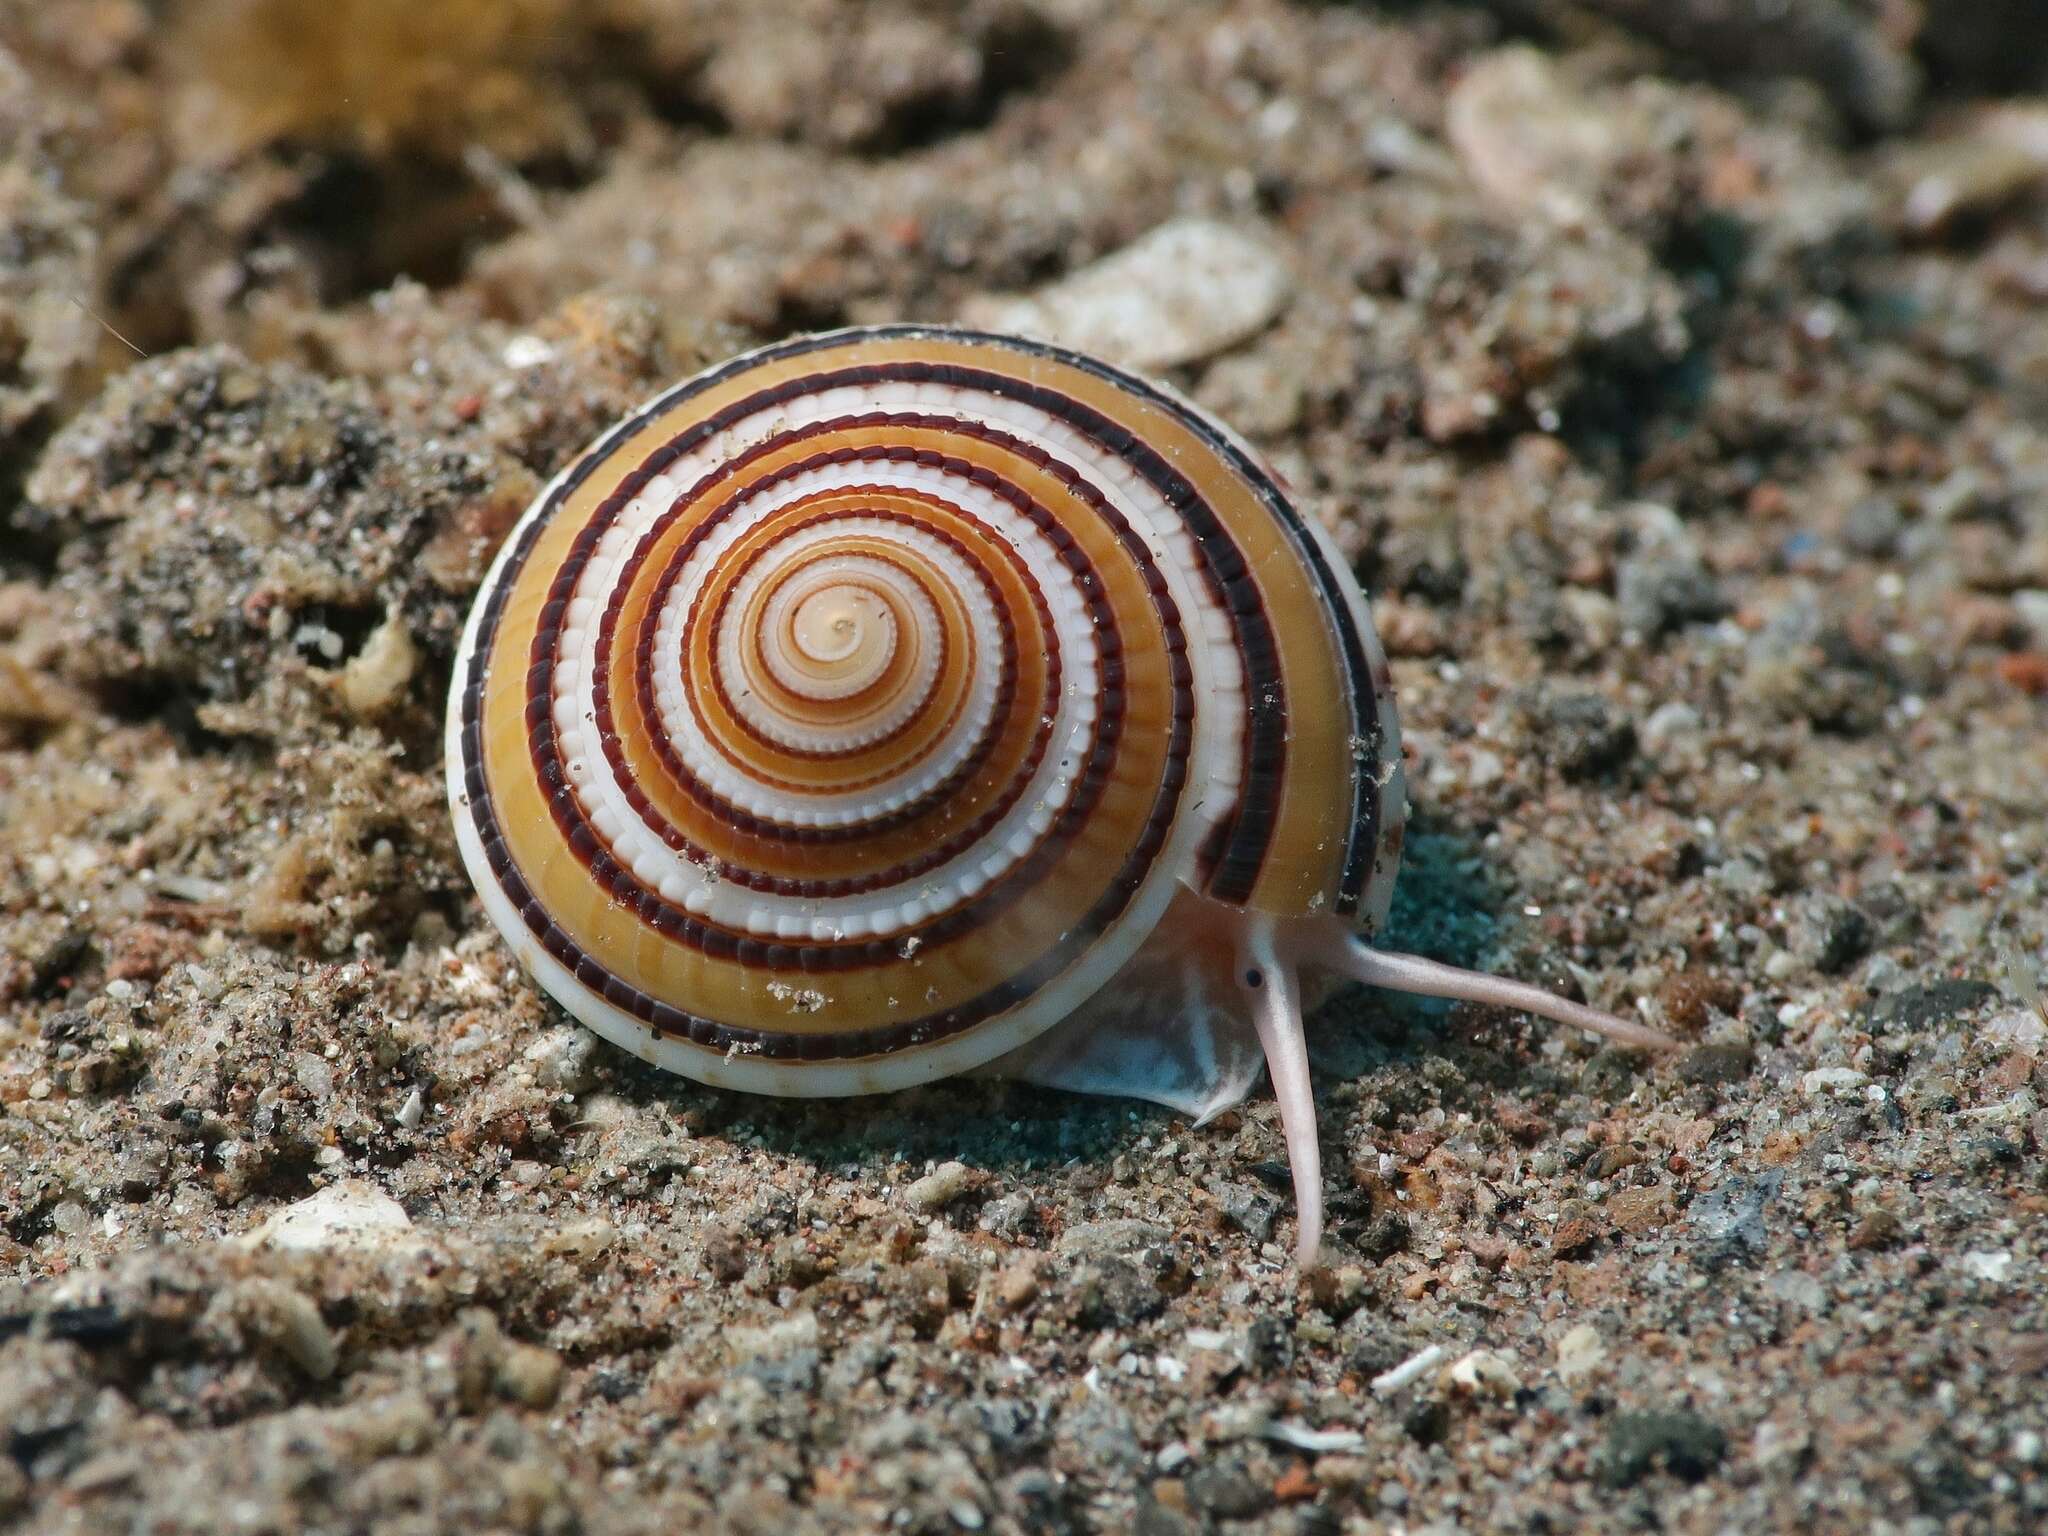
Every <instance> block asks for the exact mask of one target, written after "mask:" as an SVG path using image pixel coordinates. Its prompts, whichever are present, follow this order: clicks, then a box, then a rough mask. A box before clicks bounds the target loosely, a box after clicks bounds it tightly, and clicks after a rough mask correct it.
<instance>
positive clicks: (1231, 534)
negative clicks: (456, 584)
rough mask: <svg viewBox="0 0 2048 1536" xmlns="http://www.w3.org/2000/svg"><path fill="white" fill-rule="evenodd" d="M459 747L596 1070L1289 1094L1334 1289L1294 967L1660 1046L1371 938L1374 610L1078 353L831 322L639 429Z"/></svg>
mask: <svg viewBox="0 0 2048 1536" xmlns="http://www.w3.org/2000/svg"><path fill="white" fill-rule="evenodd" d="M447 746H448V750H447V765H448V785H449V795H450V800H451V803H452V806H453V809H454V814H455V824H456V830H457V835H458V839H459V841H460V844H461V848H462V853H463V858H464V861H465V863H466V864H467V866H468V869H469V872H470V874H471V877H472V878H473V879H474V880H475V882H476V885H477V888H478V890H479V892H480V893H481V895H482V897H483V902H484V907H485V910H486V911H487V912H488V913H489V915H490V917H491V919H492V921H493V922H494V923H495V924H496V926H497V927H498V929H499V930H500V931H501V932H502V933H503V934H504V936H505V938H506V940H507V941H508V942H509V943H510V944H511V945H512V947H513V948H514V950H515V951H516V952H517V953H518V955H519V957H520V959H521V960H522V961H523V962H524V963H525V964H526V966H527V967H528V968H529V969H530V970H531V971H532V973H533V974H534V976H535V977H536V978H537V979H538V980H539V982H540V984H541V986H542V987H544V988H545V989H546V990H547V992H548V993H549V994H550V995H551V996H553V997H554V998H555V999H556V1000H557V1001H558V1002H560V1003H561V1004H562V1006H563V1007H565V1008H567V1009H568V1010H569V1012H570V1013H572V1014H574V1015H575V1016H576V1017H577V1018H578V1019H580V1020H582V1021H583V1022H584V1023H585V1024H587V1025H589V1026H590V1027H591V1028H592V1029H593V1030H595V1031H597V1032H598V1033H599V1034H601V1035H603V1036H604V1037H605V1038H607V1039H609V1040H611V1041H613V1042H614V1043H616V1044H618V1045H620V1046H623V1047H624V1048H625V1049H627V1050H629V1051H632V1052H633V1053H635V1054H636V1055H639V1056H641V1057H644V1058H646V1059H647V1060H649V1061H652V1062H654V1063H656V1064H657V1065H659V1066H662V1067H665V1068H667V1069H669V1070H671V1071H675V1072H680V1073H683V1074H684V1075H686V1076H688V1077H692V1078H696V1079H698V1080H700V1081H703V1082H707V1083H712V1084H717V1085H720V1086H723V1087H730V1088H738V1089H744V1090H747V1091H750V1092H756V1093H769V1094H782V1095H842V1094H857V1093H873V1092H881V1091H885V1090H889V1089H895V1088H901V1087H905V1086H908V1085H910V1084H914V1083H921V1082H927V1081H931V1080H933V1079H936V1078H940V1077H944V1076H948V1075H951V1074H955V1073H962V1072H967V1071H971V1070H976V1069H987V1070H990V1071H994V1072H1000V1073H1003V1074H1005V1075H1009V1076H1016V1077H1024V1078H1029V1079H1031V1080H1034V1081H1038V1082H1044V1083H1052V1084H1056V1085H1060V1086H1065V1087H1070V1088H1076V1089H1080V1090H1083V1091H1090V1092H1100V1093H1111V1094H1123V1095H1132V1096H1137V1097H1143V1098H1149V1099H1153V1100H1156V1101H1159V1102H1162V1103H1167V1104H1171V1105H1174V1106H1176V1107H1178V1108H1181V1109H1183V1110H1185V1111H1187V1112H1189V1113H1191V1114H1193V1115H1196V1116H1198V1117H1199V1116H1205V1115H1208V1114H1213V1113H1215V1112H1217V1111H1218V1110H1220V1109H1222V1108H1223V1107H1225V1106H1227V1105H1229V1104H1232V1103H1235V1102H1237V1101H1238V1100H1239V1099H1241V1098H1242V1097H1243V1096H1244V1094H1245V1093H1246V1092H1247V1091H1248V1089H1249V1088H1250V1087H1251V1085H1252V1084H1253V1083H1254V1082H1255V1081H1256V1078H1257V1075H1258V1073H1259V1070H1260V1069H1261V1067H1262V1066H1264V1067H1268V1068H1270V1071H1271V1075H1272V1078H1273V1082H1274V1087H1275V1090H1276V1092H1277V1094H1278V1096H1279V1098H1280V1100H1281V1105H1282V1109H1283V1118H1284V1120H1285V1123H1286V1127H1287V1136H1288V1144H1289V1152H1290V1157H1291V1158H1292V1161H1293V1163H1294V1168H1295V1177H1296V1185H1297V1195H1298V1203H1299V1205H1300V1207H1301V1221H1300V1249H1301V1251H1302V1253H1303V1255H1304V1257H1307V1256H1309V1255H1312V1254H1313V1253H1314V1251H1315V1247H1316V1242H1317V1237H1318V1234H1319V1232H1320V1209H1321V1206H1320V1192H1319V1191H1320V1173H1319V1167H1318V1162H1317V1151H1316V1140H1315V1131H1314V1115H1313V1105H1312V1102H1311V1100H1310V1096H1309V1086H1308V1076H1307V1065H1306V1054H1305V1051H1304V1049H1303V1046H1302V1026H1301V996H1300V992H1301V989H1300V985H1299V982H1298V979H1297V977H1298V973H1299V972H1300V971H1301V970H1302V969H1303V968H1304V967H1308V968H1311V969H1312V970H1314V971H1316V972H1319V973H1323V974H1337V975H1351V976H1357V977H1362V978H1364V979H1368V980H1372V981H1376V982H1379V983H1381V984H1387V985H1396V986H1402V987H1405V988H1407V989H1409V990H1419V991H1425V992H1436V993H1439V994H1451V995H1460V996H1476V997H1483V998H1486V999H1489V1000H1494V1001H1507V1002H1511V1003H1514V1004H1516V1005H1519V1006H1524V1007H1529V1006H1536V1007H1538V1011H1543V1012H1549V1013H1551V1014H1552V1015H1553V1016H1562V1017H1569V1018H1571V1019H1572V1020H1573V1021H1574V1022H1578V1023H1581V1024H1585V1025H1587V1026H1588V1027H1593V1028H1600V1029H1603V1030H1605V1031H1607V1032H1609V1033H1614V1032H1617V1031H1619V1032H1623V1033H1626V1032H1630V1031H1633V1032H1634V1035H1635V1037H1636V1038H1641V1037H1643V1036H1644V1035H1645V1034H1647V1032H1645V1031H1642V1030H1641V1028H1640V1026H1634V1025H1629V1024H1626V1023H1624V1022H1623V1021H1620V1020H1615V1019H1612V1018H1611V1017H1610V1016H1607V1015H1603V1014H1597V1013H1595V1012H1594V1011H1593V1010H1590V1009H1583V1008H1579V1007H1578V1005H1574V1004H1568V1003H1563V1002H1562V1001H1560V1000H1557V999H1551V998H1548V997H1547V996H1546V995H1544V994H1541V993H1537V992H1535V991H1534V989H1529V988H1522V987H1519V986H1517V984H1514V983H1509V982H1503V981H1498V980H1496V979H1494V978H1488V977H1480V976H1474V975H1471V974H1470V973H1465V972H1453V971H1450V970H1448V969H1447V968H1444V967H1436V966H1432V965H1431V964H1430V963H1429V962H1424V961H1419V960H1413V959H1409V958H1406V957H1398V956H1387V955H1382V954H1379V953H1378V952H1376V951H1374V950H1372V949H1370V948H1368V947H1367V945H1366V944H1365V943H1364V942H1363V939H1364V936H1366V935H1369V934H1370V933H1371V931H1372V930H1373V929H1374V928H1375V927H1376V926H1377V925H1378V924H1379V923H1380V922H1381V921H1382V920H1383V919H1384V917H1385V914H1386V909H1387V903H1388V900H1389V898H1390V896H1391V894H1392V887H1393V880H1394V875H1395V869H1396V865H1397V863H1398V859H1399V849H1400V839H1401V825H1402V816H1403V795H1402V786H1401V773H1400V745H1399V732H1398V728H1397V726H1396V723H1395V716H1394V703H1393V697H1392V692H1391V685H1390V681H1389V677H1388V672H1387V667H1386V662H1385V660H1384V657H1383V656H1382V654H1381V651H1380V647H1379V644H1378V642H1377V640H1376V638H1375V636H1374V634H1373V629H1372V624H1371V620H1370V618H1369V616H1368V613H1367V609H1366V604H1365V599H1364V597H1363V596H1362V595H1361V593H1360V592H1359V590H1358V587H1357V585H1356V583H1355V581H1354V580H1353V578H1352V577H1351V574H1350V572H1349V570H1348V569H1347V568H1346V566H1345V563H1344V561H1343V560H1342V558H1341V557H1340V556H1339V555H1338V553H1337V552H1336V550H1335V548H1334V547H1333V546H1332V544H1331V543H1330V541H1329V539H1328V538H1327V537H1326V535H1325V534H1324V533H1323V531H1322V529H1321V528H1320V527H1319V526H1318V525H1317V524H1316V523H1315V522H1314V521H1313V520H1312V519H1308V518H1304V517H1303V516H1302V515H1301V514H1300V513H1299V512H1297V511H1296V510H1295V509H1294V508H1293V507H1292V506H1291V505H1290V504H1289V502H1288V500H1287V498H1286V496H1285V495H1284V494H1283V493H1282V491H1281V488H1280V486H1279V484H1278V483H1277V481H1276V478H1275V477H1274V476H1273V475H1272V474H1271V473H1270V472H1269V471H1267V470H1266V469H1265V468H1263V467H1262V466H1261V464H1260V462H1259V460H1258V458H1257V456H1256V455H1255V454H1254V453H1253V452H1251V451H1250V450H1249V449H1248V448H1247V447H1246V446H1245V445H1244V444H1243V443H1242V442H1241V441H1240V440H1239V439H1238V438H1237V437H1235V436H1234V435H1233V434H1232V433H1231V432H1230V431H1229V430H1228V429H1226V428H1225V427H1223V426H1222V425H1221V424H1219V423H1218V422H1216V421H1214V420H1213V419H1211V418H1210V417H1209V416H1208V415H1206V414H1205V413H1204V412H1202V411H1201V410H1199V409H1197V408H1196V407H1195V406H1193V405H1191V404H1190V403H1189V402H1187V401H1186V400H1184V399H1183V398H1181V397H1180V396H1179V395H1177V394H1175V393H1173V392H1171V391H1169V390H1166V389H1164V388H1162V387H1160V386H1158V385H1156V384H1152V383H1148V382H1146V381H1144V380H1142V379H1139V378H1136V377H1133V376H1132V375H1130V374H1128V373H1124V372H1122V371H1120V370H1117V369H1115V368H1111V367H1109V366H1107V365H1105V364H1103V363H1100V362H1096V361H1094V360H1092V359H1089V358H1085V357H1081V356H1078V355H1076V354H1074V353H1071V352H1066V351H1062V350H1060V349H1057V348H1054V347H1050V346H1045V345H1040V344H1037V343H1033V342H1027V341H1022V340H1017V339H1013V338H1008V337H998V336H990V335H981V334H976V333H971V332H964V331H952V330H943V329H935V328H930V327H921V326H882V327H874V328H869V329H861V330H850V331H841V332H836V333H832V334H828V335H821V336H812V337H805V338H801V339H798V340H794V341H790V342H785V343H782V344H780V345H776V346H772V347H769V348H766V349H764V350H761V351H758V352H754V353H750V354H748V355H746V356H743V357H740V358H737V359H735V360H733V361H731V362H728V363H725V364H723V365H722V366H719V367H717V368H713V369H711V370H710V371H708V372H706V373H703V374H701V375H699V376H698V377H696V378H694V379H691V380H689V381H688V382H686V383H684V384H681V385H679V386H677V387H676V388H674V389H671V390H670V391H668V392H667V393H666V394H663V395H662V396H660V397H659V398H657V399H655V400H654V401H652V402H650V403H649V404H648V405H647V406H646V407H645V408H644V409H643V410H641V411H639V412H638V413H636V414H634V415H633V416H631V417H629V418H628V419H626V420H625V421H623V422H621V423H620V424H619V425H618V426H617V427H615V428H614V429H613V430H612V431H611V432H610V433H608V434H606V436H605V437H604V438H603V439H602V440H601V441H599V442H598V443H596V444H595V445H593V446H592V447H591V448H590V449H589V450H588V451H587V452H586V453H585V454H584V455H583V456H582V457H581V458H580V459H578V460H577V461H576V462H575V463H574V464H572V465H571V466H570V467H569V468H568V469H566V470H565V471H563V473H562V474H560V475H559V476H558V477H557V478H556V479H555V480H554V482H553V483H552V484H550V485H549V486H548V487H547V488H546V490H545V491H543V492H542V494H541V495H540V497H539V498H538V499H537V500H536V501H535V503H534V504H533V506H532V507H531V508H530V509H529V510H528V512H527V513H526V515H525V517H524V518H523V520H522V521H521V522H520V524H519V525H518V527H517V528H516V529H515V530H514V532H513V533H512V535H511V536H510V538H509V539H508V540H507V541H506V544H505V546H504V548H503V549H502V550H501V551H500V552H499V554H498V557H497V560H496V562H495V564H494V565H493V567H492V569H491V571H490V574H489V575H488V577H487V578H486V580H485V582H484V585H483V588H482V590H481V592H480V593H479V594H478V597H477V600H476V606H475V609H474V611H473V612H472V614H471V615H470V619H469V623H468V626H467V628H466V630H465V633H464V636H463V641H462V646H461V650H460V652H459V654H458V657H457V661H456V667H455V674H454V679H453V684H452V688H451V694H450V700H449V713H448V743H447ZM1532 999H1541V1004H1540V1005H1539V1004H1537V1003H1535V1002H1533V1001H1532ZM1573 1010H1576V1012H1574V1011H1573Z"/></svg>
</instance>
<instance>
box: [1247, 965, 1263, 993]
mask: <svg viewBox="0 0 2048 1536" xmlns="http://www.w3.org/2000/svg"><path fill="white" fill-rule="evenodd" d="M1244 984H1245V985H1246V986H1248V987H1250V988H1251V989H1252V990H1253V991H1257V990H1258V989H1259V988H1260V987H1263V986H1264V985H1265V984H1266V973H1265V972H1264V971H1262V970H1260V969H1259V968H1258V967H1257V966H1254V967H1252V969H1250V970H1248V971H1246V972H1245V973H1244Z"/></svg>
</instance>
